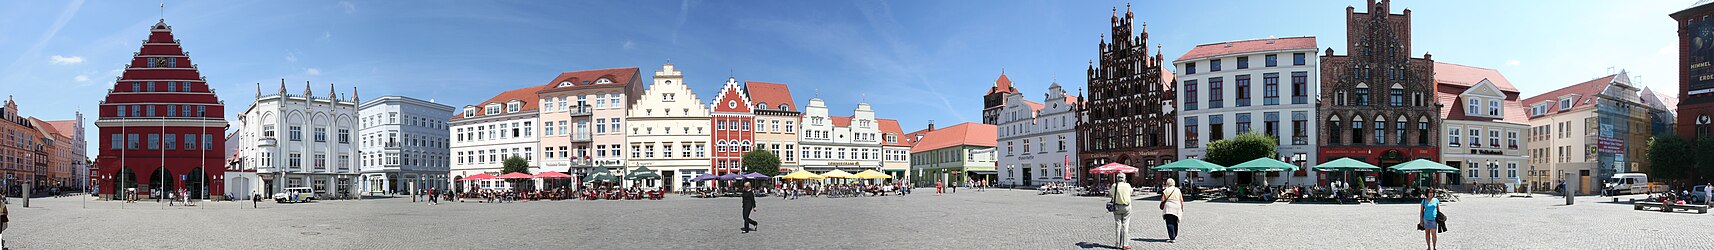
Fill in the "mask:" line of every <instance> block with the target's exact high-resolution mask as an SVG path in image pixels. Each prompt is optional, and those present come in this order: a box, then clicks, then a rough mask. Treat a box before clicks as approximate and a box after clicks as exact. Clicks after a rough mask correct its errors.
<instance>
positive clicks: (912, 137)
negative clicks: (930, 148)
mask: <svg viewBox="0 0 1714 250" xmlns="http://www.w3.org/2000/svg"><path fill="white" fill-rule="evenodd" d="M929 131H934V130H928V129H922V130H917V131H916V132H910V133H905V138H904V139H903V140H902V141H903V142H905V143H907V144H910V145H911V146H916V145H917V143H918V142H922V141H920V140H917V138H918V137H919V136H927V135H928V132H929Z"/></svg>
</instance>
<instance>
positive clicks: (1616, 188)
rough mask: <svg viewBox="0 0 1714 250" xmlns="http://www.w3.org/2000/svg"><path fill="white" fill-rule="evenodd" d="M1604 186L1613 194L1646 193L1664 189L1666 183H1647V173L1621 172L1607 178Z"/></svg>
mask: <svg viewBox="0 0 1714 250" xmlns="http://www.w3.org/2000/svg"><path fill="white" fill-rule="evenodd" d="M1606 188H1607V191H1608V193H1609V194H1613V195H1619V194H1646V193H1654V192H1661V191H1665V190H1666V185H1665V184H1660V183H1649V176H1648V174H1643V173H1621V174H1613V177H1610V178H1607V187H1606Z"/></svg>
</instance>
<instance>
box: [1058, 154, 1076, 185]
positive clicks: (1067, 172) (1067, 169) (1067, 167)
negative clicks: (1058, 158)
mask: <svg viewBox="0 0 1714 250" xmlns="http://www.w3.org/2000/svg"><path fill="white" fill-rule="evenodd" d="M1064 162H1065V163H1064V164H1062V165H1061V166H1064V167H1061V168H1060V170H1062V171H1064V172H1065V180H1068V181H1069V180H1071V173H1073V171H1071V170H1072V169H1075V168H1076V167H1073V166H1075V165H1071V156H1069V155H1067V156H1065V160H1064Z"/></svg>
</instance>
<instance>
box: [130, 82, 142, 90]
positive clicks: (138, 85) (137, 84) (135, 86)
mask: <svg viewBox="0 0 1714 250" xmlns="http://www.w3.org/2000/svg"><path fill="white" fill-rule="evenodd" d="M131 92H143V83H140V82H131Z"/></svg>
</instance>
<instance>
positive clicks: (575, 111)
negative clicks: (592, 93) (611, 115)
mask: <svg viewBox="0 0 1714 250" xmlns="http://www.w3.org/2000/svg"><path fill="white" fill-rule="evenodd" d="M590 111H591V109H590V108H589V105H580V106H572V107H571V108H570V109H567V110H566V112H567V113H571V116H572V117H578V116H589V115H590V114H591V113H590Z"/></svg>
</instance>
